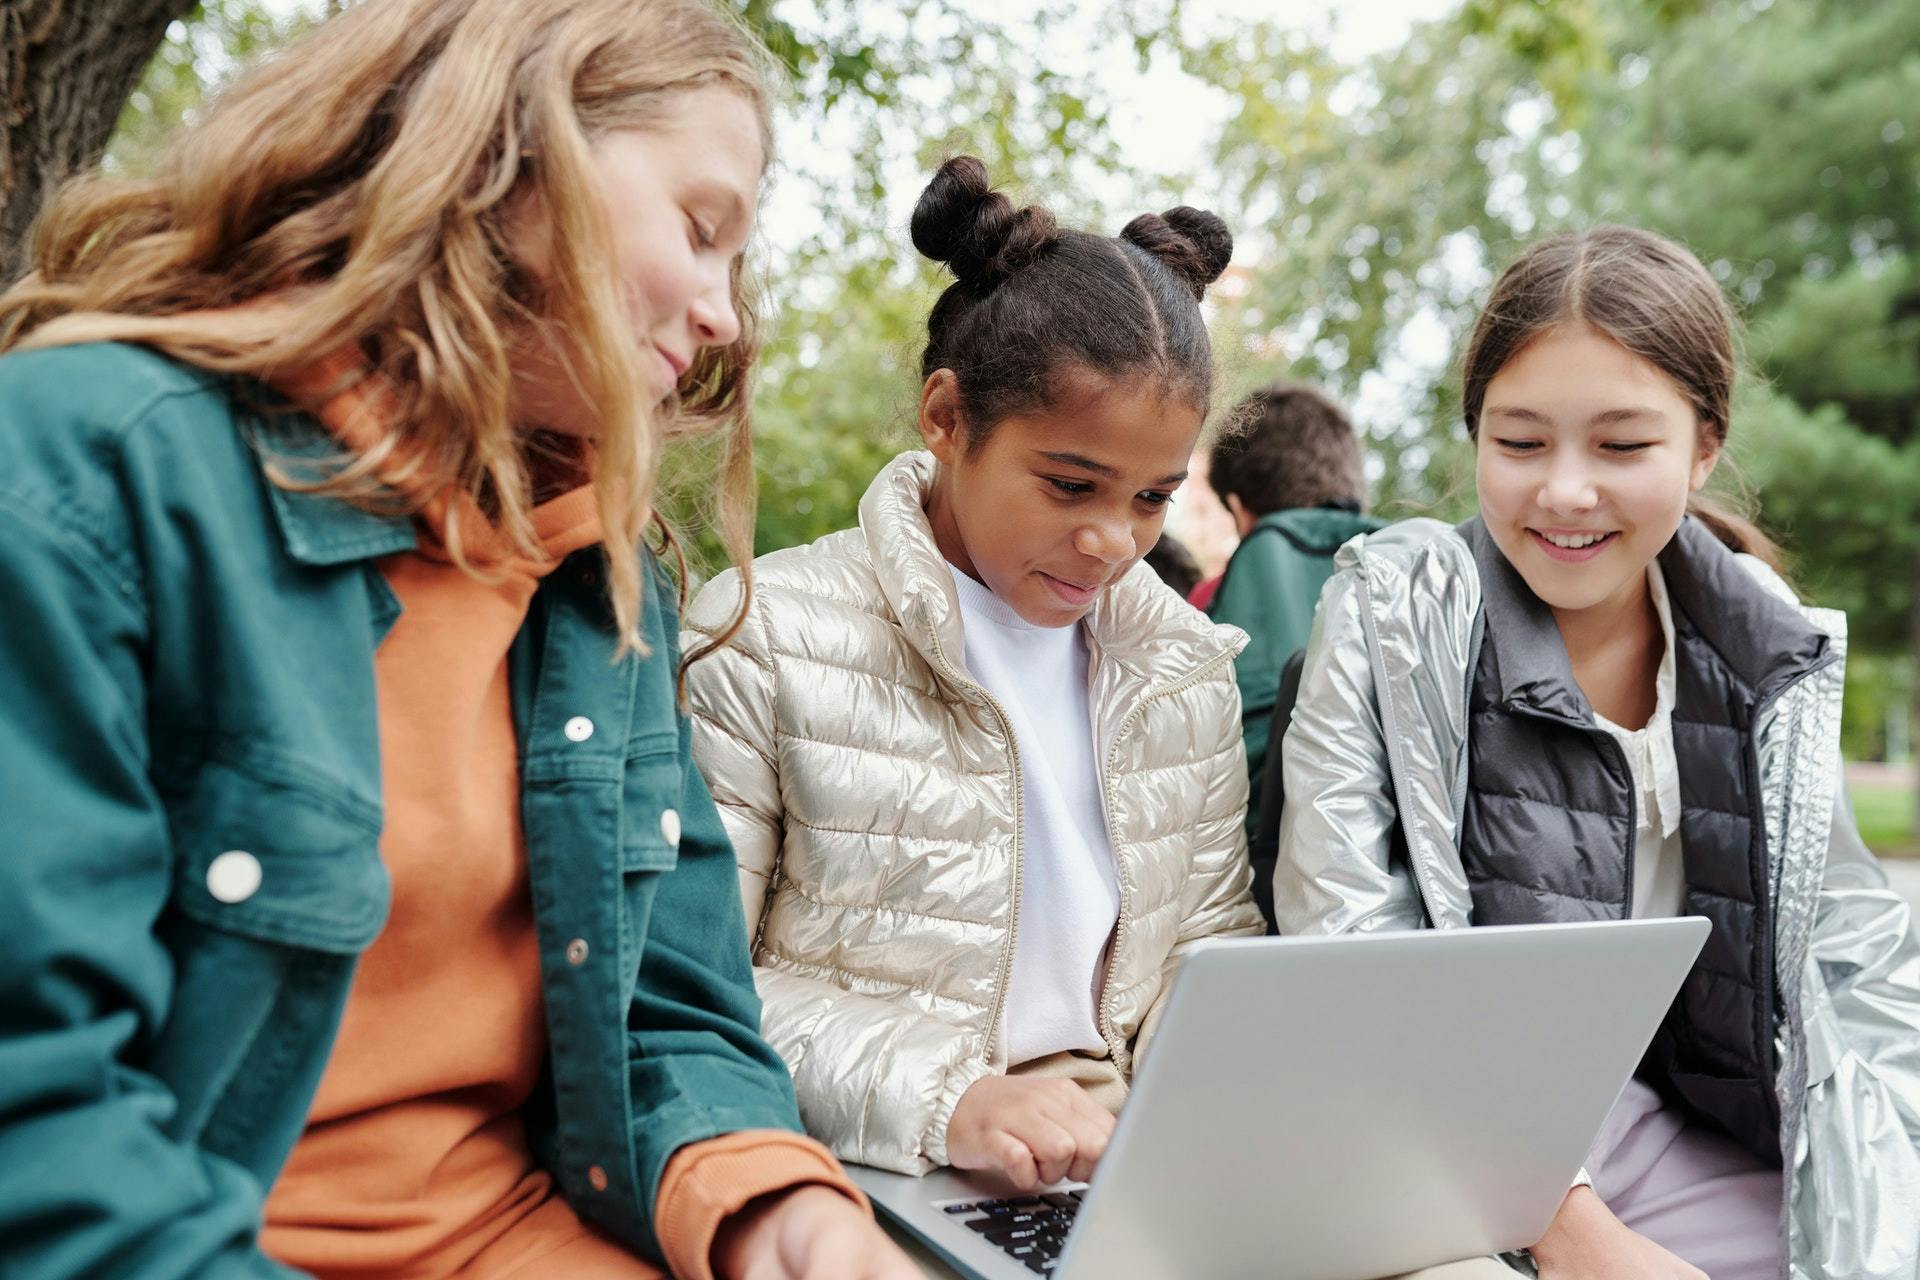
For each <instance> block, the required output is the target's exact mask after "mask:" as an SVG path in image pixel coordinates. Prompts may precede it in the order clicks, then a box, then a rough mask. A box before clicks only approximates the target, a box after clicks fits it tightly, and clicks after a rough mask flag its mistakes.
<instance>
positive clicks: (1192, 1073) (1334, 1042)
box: [849, 917, 1709, 1280]
mask: <svg viewBox="0 0 1920 1280" xmlns="http://www.w3.org/2000/svg"><path fill="white" fill-rule="evenodd" d="M1708 931H1709V925H1708V923H1707V921H1706V920H1704V919H1701V918H1699V917H1686V918H1681V919H1667V920H1625V921H1603V922H1596V923H1591V924H1562V925H1518V926H1506V927H1486V928H1478V929H1457V930H1420V931H1417V932H1404V933H1388V934H1360V935H1353V934H1349V935H1343V936H1340V937H1315V938H1246V939H1227V940H1221V941H1213V942H1206V943H1202V944H1200V945H1198V946H1196V947H1195V948H1194V949H1193V950H1192V951H1191V952H1190V953H1189V954H1188V956H1187V958H1186V960H1185V962H1184V963H1183V964H1182V965H1181V968H1180V973H1179V976H1178V978H1177V979H1176V980H1175V982H1174V985H1173V989H1172V991H1171V992H1170V994H1169V996H1168V999H1169V1000H1170V1002H1171V1003H1170V1004H1169V1005H1168V1007H1167V1011H1166V1014H1165V1016H1164V1017H1163V1018H1162V1020H1161V1024H1160V1029H1159V1031H1158V1033H1157V1034H1156V1035H1155V1037H1154V1040H1153V1043H1152V1044H1151V1045H1150V1046H1149V1048H1148V1052H1147V1055H1146V1057H1145V1059H1144V1060H1143V1062H1142V1064H1141V1067H1140V1070H1139V1072H1138V1073H1137V1075H1136V1076H1135V1079H1134V1086H1133V1091H1132V1094H1131V1096H1130V1098H1129V1100H1128V1102H1127V1106H1126V1108H1125V1110H1124V1111H1123V1112H1122V1113H1121V1116H1120V1122H1119V1125H1118V1126H1117V1127H1116V1128H1115V1130H1114V1133H1113V1138H1112V1140H1111V1142H1110V1143H1109V1144H1108V1147H1107V1152H1106V1155H1105V1156H1104V1157H1103V1158H1102V1159H1101V1162H1100V1166H1099V1169H1098V1170H1097V1171H1096V1173H1095V1175H1094V1179H1093V1181H1092V1183H1091V1184H1061V1185H1059V1186H1056V1187H1051V1188H1048V1189H1047V1190H1046V1191H1045V1192H1044V1193H1041V1194H1032V1195H1027V1194H1021V1193H1020V1192H1018V1191H1016V1190H1015V1189H1014V1188H1013V1187H1012V1186H1011V1185H1010V1184H1008V1183H1006V1182H1004V1181H1003V1180H1000V1179H997V1178H994V1177H991V1176H985V1175H981V1174H971V1173H963V1172H961V1171H959V1170H952V1169H948V1170H940V1171H937V1172H935V1173H932V1174H929V1175H927V1176H926V1177H924V1178H914V1177H907V1176H905V1175H902V1174H896V1173H888V1172H885V1171H882V1170H878V1169H870V1168H864V1167H861V1166H857V1165H853V1166H849V1172H850V1173H851V1174H852V1176H853V1178H854V1181H855V1182H857V1183H859V1185H860V1186H861V1187H862V1188H863V1189H864V1190H865V1191H866V1192H867V1194H868V1195H869V1196H870V1197H871V1198H872V1200H873V1202H874V1205H875V1206H876V1207H877V1208H878V1209H879V1210H880V1212H881V1213H882V1214H883V1215H885V1216H886V1217H887V1218H890V1219H891V1220H893V1222H895V1223H896V1224H898V1226H899V1227H901V1228H903V1229H904V1230H905V1231H906V1232H907V1233H908V1234H910V1235H911V1236H913V1237H915V1238H916V1239H917V1240H918V1241H919V1242H920V1243H922V1244H923V1245H925V1246H926V1247H927V1248H928V1249H929V1250H931V1251H932V1252H933V1253H934V1254H936V1255H938V1257H939V1258H940V1259H941V1260H942V1261H943V1262H945V1263H946V1264H947V1265H948V1266H950V1267H952V1268H953V1269H954V1270H956V1271H958V1272H959V1273H960V1274H962V1275H964V1276H967V1277H969V1278H970V1280H1031V1277H1032V1276H1035V1275H1043V1276H1057V1277H1062V1278H1063V1280H1096V1278H1113V1277H1143V1278H1152V1280H1159V1278H1161V1277H1178V1278H1179V1280H1216V1278H1217V1280H1229V1278H1238V1277H1262V1278H1263V1280H1264V1278H1266V1277H1273V1276H1286V1277H1290V1278H1291V1280H1378V1278H1379V1277H1381V1276H1391V1275H1397V1274H1399V1273H1400V1272H1403V1271H1412V1270H1415V1269H1417V1268H1420V1267H1426V1266H1436V1265H1439V1264H1440V1263H1444V1262H1450V1261H1454V1260H1457V1259H1461V1258H1471V1257H1480V1256H1484V1255H1488V1254H1497V1253H1503V1252H1507V1251H1509V1250H1513V1249H1521V1248H1525V1247H1526V1246H1528V1245H1530V1244H1532V1243H1533V1242H1534V1241H1536V1240H1538V1239H1539V1238H1540V1236H1541V1235H1542V1234H1543V1233H1544V1232H1545V1231H1546V1229H1547V1225H1548V1223H1549V1222H1550V1221H1551V1220H1552V1218H1553V1215H1554V1213H1555V1212H1556V1211H1557V1210H1558V1209H1559V1206H1560V1202H1561V1200H1562V1199H1563V1198H1564V1197H1565V1195H1566V1192H1567V1188H1568V1186H1569V1185H1571V1183H1572V1181H1573V1178H1574V1176H1575V1174H1576V1173H1577V1172H1578V1170H1579V1168H1580V1165H1581V1162H1582V1160H1584V1159H1585V1157H1586V1153H1587V1148H1588V1147H1589V1145H1590V1144H1591V1143H1592V1141H1593V1138H1594V1136H1595V1135H1596V1134H1597V1133H1598V1132H1599V1129H1600V1124H1601V1122H1602V1121H1603V1120H1604V1119H1605V1118H1606V1115H1607V1112H1608V1111H1609V1110H1610V1109H1611V1108H1612V1106H1613V1104H1614V1102H1615V1101H1616V1100H1617V1099H1618V1098H1619V1096H1620V1092H1621V1090H1622V1089H1623V1088H1624V1087H1625V1086H1626V1082H1627V1080H1628V1078H1629V1077H1630V1076H1631V1075H1632V1073H1633V1070H1634V1068H1635V1066H1636V1065H1637V1064H1638V1063H1639V1061H1640V1057H1641V1055H1642V1054H1643V1053H1644V1052H1645V1050H1646V1047H1647V1044H1648V1042H1649V1041H1650V1040H1651V1039H1652V1038H1653V1033H1654V1031H1655V1030H1656V1029H1657V1028H1658V1026H1659V1024H1660V1020H1661V1018H1662V1016H1663V1015H1664V1014H1665V1013H1666V1011H1667V1008H1668V1006H1669V1005H1670V1004H1671V1003H1672V1001H1673V998H1674V994H1675V992H1677V991H1678V990H1679V988H1680V983H1681V981H1682V980H1683V979H1684V978H1685V977H1686V974H1687V971H1688V969H1689V968H1690V967H1691V965H1692V964H1693V960H1694V957H1695V956H1696V955H1697V954H1698V953H1699V951H1700V947H1701V945H1702V944H1703V943H1704V942H1705V941H1706V938H1707V934H1708Z"/></svg>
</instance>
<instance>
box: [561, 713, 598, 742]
mask: <svg viewBox="0 0 1920 1280" xmlns="http://www.w3.org/2000/svg"><path fill="white" fill-rule="evenodd" d="M562 732H563V733H565V734H566V735H567V740H568V741H570V742H585V741H586V740H587V739H588V738H591V737H592V736H593V721H591V720H589V719H587V718H586V717H585V716H575V717H574V718H573V719H571V720H569V721H567V725H566V728H565V729H563V730H562Z"/></svg>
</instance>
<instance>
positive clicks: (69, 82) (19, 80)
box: [0, 0, 195, 280]
mask: <svg viewBox="0 0 1920 1280" xmlns="http://www.w3.org/2000/svg"><path fill="white" fill-rule="evenodd" d="M194 7H195V4H194V0H0V104H4V108H5V112H6V115H5V119H4V126H5V128H4V132H0V280H11V279H12V278H13V277H14V276H15V275H16V274H18V272H19V270H20V268H21V267H22V265H23V264H24V261H25V244H26V238H27V235H28V232H29V230H30V228H31V227H32V225H33V220H34V218H35V217H36V216H37V215H38V214H39V211H40V207H41V205H42V204H43V203H45V201H46V198H47V197H48V196H49V195H50V194H51V193H52V192H53V190H54V188H55V187H57V186H58V185H59V184H60V183H61V182H62V181H64V180H65V179H66V178H67V177H68V176H69V175H71V174H73V173H76V172H78V171H80V170H82V169H84V168H86V167H88V166H89V165H91V164H93V163H95V162H96V161H97V160H99V158H100V155H101V152H102V151H104V150H105V148H106V145H107V139H108V138H109V137H111V136H112V134H113V129H114V125H115V122H116V121H117V120H118V119H119V115H120V106H121V104H122V103H124V102H125V101H126V100H127V96H128V94H130V93H131V92H132V91H133V87H134V86H135V85H136V84H138V83H139V81H140V76H141V73H142V71H143V70H144V69H145V68H146V66H147V64H148V62H149V61H151V60H152V58H153V54H154V50H155V49H157V48H158V47H159V46H160V42H161V40H162V39H163V38H164V37H165V36H166V33H167V27H168V24H170V23H172V22H174V21H175V20H176V19H178V18H180V17H182V16H184V15H185V14H187V13H188V12H189V11H191V10H192V9H193V8H194Z"/></svg>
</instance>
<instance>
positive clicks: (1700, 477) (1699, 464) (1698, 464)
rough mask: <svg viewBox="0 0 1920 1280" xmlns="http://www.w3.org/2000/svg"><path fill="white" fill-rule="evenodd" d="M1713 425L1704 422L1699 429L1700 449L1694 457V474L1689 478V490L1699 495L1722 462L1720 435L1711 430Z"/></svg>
mask: <svg viewBox="0 0 1920 1280" xmlns="http://www.w3.org/2000/svg"><path fill="white" fill-rule="evenodd" d="M1711 426H1712V424H1711V423H1706V422H1703V423H1701V424H1700V426H1699V427H1698V428H1697V431H1698V433H1699V436H1700V447H1699V449H1698V450H1697V451H1695V453H1694V455H1693V474H1692V475H1691V476H1690V477H1689V478H1688V483H1687V490H1688V492H1690V493H1698V492H1700V490H1701V489H1702V488H1703V487H1704V486H1705V485H1706V483H1707V477H1708V476H1710V475H1712V474H1713V469H1714V467H1716V466H1717V465H1719V462H1720V433H1719V432H1717V431H1713V430H1711V429H1710V428H1711Z"/></svg>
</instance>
